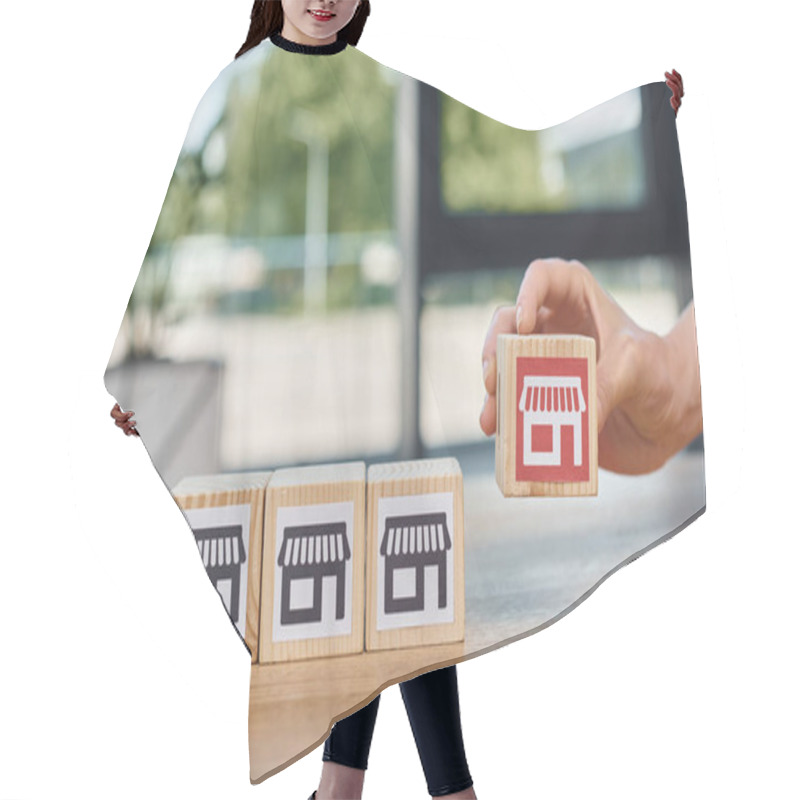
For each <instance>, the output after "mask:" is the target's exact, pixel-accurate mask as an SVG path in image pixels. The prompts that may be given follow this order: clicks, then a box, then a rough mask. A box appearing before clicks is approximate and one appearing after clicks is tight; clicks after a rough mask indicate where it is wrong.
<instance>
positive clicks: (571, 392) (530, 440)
mask: <svg viewBox="0 0 800 800" xmlns="http://www.w3.org/2000/svg"><path fill="white" fill-rule="evenodd" d="M588 374H589V369H588V362H587V360H586V359H585V358H518V359H517V402H516V406H515V407H516V417H517V431H516V436H517V447H516V451H517V459H516V461H517V463H516V473H517V474H516V479H517V480H518V481H557V482H574V481H588V480H589V405H588V402H587V397H588V394H587V387H588V385H589V378H588Z"/></svg>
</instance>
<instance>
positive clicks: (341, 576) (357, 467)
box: [259, 462, 366, 663]
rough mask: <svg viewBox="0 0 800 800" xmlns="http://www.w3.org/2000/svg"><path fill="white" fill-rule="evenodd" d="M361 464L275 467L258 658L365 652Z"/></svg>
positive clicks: (292, 658) (266, 533)
mask: <svg viewBox="0 0 800 800" xmlns="http://www.w3.org/2000/svg"><path fill="white" fill-rule="evenodd" d="M365 491H366V465H365V464H364V463H363V462H354V463H349V464H328V465H325V466H318V467H298V468H295V469H285V470H278V471H277V472H275V474H274V475H273V476H272V479H271V480H270V483H269V487H268V489H267V504H266V523H265V527H264V560H263V571H262V585H263V587H264V590H263V592H262V603H261V637H260V646H259V661H260V662H261V663H270V662H277V661H295V660H299V659H304V658H316V657H321V656H333V655H344V654H347V653H360V652H362V651H363V649H364V513H365V505H366V498H365Z"/></svg>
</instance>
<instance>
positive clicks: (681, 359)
mask: <svg viewBox="0 0 800 800" xmlns="http://www.w3.org/2000/svg"><path fill="white" fill-rule="evenodd" d="M688 311H689V309H687V313H685V314H684V315H683V317H682V318H681V322H679V324H678V325H676V327H675V335H673V334H670V336H667V337H660V336H657V335H656V334H654V333H651V332H649V331H646V330H644V329H643V328H640V327H639V326H638V325H637V324H636V323H635V322H634V321H633V320H632V319H631V318H630V317H629V316H628V315H627V314H626V313H625V312H624V311H623V310H622V308H621V307H620V306H619V305H618V304H617V303H616V301H615V300H614V299H613V298H612V297H611V296H610V295H609V294H607V293H606V292H605V291H604V290H603V288H602V287H601V286H600V284H599V283H598V282H597V280H596V279H595V278H594V276H593V275H592V274H591V272H590V271H589V270H588V269H587V268H586V267H585V266H584V265H583V264H581V263H580V262H578V261H564V260H563V259H560V258H547V259H537V260H536V261H533V262H531V264H530V265H529V266H528V269H527V270H526V272H525V276H524V277H523V280H522V284H521V286H520V289H519V294H518V296H517V303H516V305H515V306H503V307H501V308H498V309H497V311H496V312H495V314H494V316H493V318H492V321H491V323H490V325H489V330H488V333H487V335H486V340H485V342H484V347H483V365H484V370H483V372H484V384H485V387H486V392H487V395H486V399H485V401H484V406H483V409H482V411H481V415H480V425H481V428H482V430H483V432H484V433H485V434H486V435H487V436H488V435H491V434H492V433H494V432H495V429H496V426H497V402H496V391H497V358H496V353H497V337H498V336H499V335H500V334H504V333H510V334H514V333H519V334H523V335H524V334H533V333H536V334H553V333H567V334H578V335H583V336H591V337H592V338H593V339H594V340H595V342H596V349H597V427H598V432H599V441H598V444H599V450H598V458H599V462H598V463H599V465H600V466H601V467H603V468H604V469H608V470H611V471H613V472H621V473H627V474H638V473H644V472H651V471H653V470H655V469H657V468H658V467H660V466H661V465H662V464H663V463H664V462H665V461H666V460H667V459H668V458H670V457H671V456H672V455H674V454H675V453H676V452H678V450H680V449H682V448H683V447H685V446H686V444H688V443H689V442H690V441H691V440H692V439H693V438H694V437H695V436H696V435H697V434H698V433H699V432H700V430H701V429H702V419H701V417H700V380H699V370H698V368H697V346H696V342H695V340H694V313H693V311H694V309H693V307H692V308H691V312H692V313H691V317H690V318H687V319H684V318H685V317H687V314H688ZM693 343H694V348H693V349H692V344H693ZM698 426H699V427H698Z"/></svg>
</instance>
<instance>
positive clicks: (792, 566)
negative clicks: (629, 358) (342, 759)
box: [0, 0, 800, 800]
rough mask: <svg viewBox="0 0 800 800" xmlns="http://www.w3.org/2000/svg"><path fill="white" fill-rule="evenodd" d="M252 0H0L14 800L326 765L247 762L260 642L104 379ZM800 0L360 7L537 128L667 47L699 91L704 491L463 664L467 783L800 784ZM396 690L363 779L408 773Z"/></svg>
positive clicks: (3, 595)
mask: <svg viewBox="0 0 800 800" xmlns="http://www.w3.org/2000/svg"><path fill="white" fill-rule="evenodd" d="M250 5H251V4H250V2H249V0H230V1H229V2H225V3H221V2H211V1H210V0H170V2H169V3H164V2H159V1H158V0H137V2H126V3H113V2H107V1H106V2H99V1H98V0H77V1H76V2H71V3H70V2H55V0H40V2H36V3H19V2H17V3H5V4H4V5H3V10H2V12H0V13H2V21H0V31H2V33H0V37H2V42H1V44H2V47H0V54H1V55H0V58H2V61H3V64H2V66H3V69H2V74H3V83H4V91H3V114H2V126H0V130H2V134H0V135H2V138H3V148H2V156H3V158H2V181H1V182H0V186H1V187H2V188H1V189H0V191H2V193H3V209H4V210H3V228H4V235H3V256H2V261H3V283H2V292H0V304H1V306H0V307H2V314H0V324H1V325H2V339H0V341H2V343H3V367H4V370H5V373H6V375H5V377H6V381H5V382H4V391H3V394H2V398H3V400H2V403H3V407H2V421H3V423H4V431H3V433H4V435H3V442H2V457H3V458H2V463H3V472H4V476H3V477H4V480H3V486H4V493H3V497H4V509H5V513H6V515H9V514H10V517H11V518H10V519H9V518H8V516H7V518H6V519H5V520H4V524H3V525H2V534H0V536H2V547H0V566H1V567H2V569H0V615H1V616H0V670H1V671H2V675H0V798H3V799H4V800H7V799H9V798H50V797H59V798H64V799H65V800H66V799H67V798H81V800H89V799H90V798H103V800H105V799H106V798H108V797H114V798H141V797H152V798H162V797H163V798H168V797H169V798H172V797H192V798H196V800H201V799H203V798H215V799H216V798H221V797H225V798H226V800H233V799H234V798H252V797H274V798H301V799H302V798H306V797H307V796H308V795H309V794H310V792H311V790H312V789H313V788H314V787H315V786H316V780H317V776H318V773H319V766H320V765H319V757H320V755H319V752H316V753H313V754H311V755H310V756H309V757H308V758H305V759H303V760H301V761H300V762H299V763H298V764H297V765H295V766H292V767H291V768H289V769H288V770H286V771H284V772H283V773H281V774H280V775H278V776H276V777H275V778H272V779H270V780H269V781H267V783H265V784H263V785H261V786H259V787H256V788H253V787H251V786H250V784H249V780H248V774H249V769H248V750H247V704H248V679H249V670H250V664H249V658H248V656H247V653H246V651H245V649H244V648H243V647H242V644H241V642H240V641H239V639H238V637H237V636H236V635H235V633H234V632H233V631H232V630H231V627H230V623H229V622H228V620H227V619H226V618H225V615H224V614H223V613H222V612H221V609H220V605H219V600H218V598H217V596H216V594H215V593H214V592H213V589H212V588H211V587H210V586H209V583H208V580H207V578H206V576H205V573H204V571H203V567H202V564H201V562H200V559H198V558H197V552H196V546H195V544H194V541H193V539H192V537H191V536H190V535H189V534H188V532H187V530H186V526H185V522H184V521H183V519H182V517H181V514H180V511H179V510H178V509H177V507H176V506H175V505H174V503H173V502H172V500H171V498H170V496H169V494H168V491H167V490H166V488H165V487H164V486H163V484H162V483H161V481H160V480H159V478H158V476H157V474H156V472H155V470H154V469H153V467H152V465H151V462H150V460H149V458H148V456H147V454H146V452H145V450H144V448H143V446H142V444H141V442H140V441H139V440H137V439H135V438H133V437H130V438H126V437H124V436H123V435H122V434H121V433H120V432H119V431H118V430H117V429H116V428H115V427H114V426H113V424H112V422H111V420H110V418H109V415H108V414H109V409H110V407H111V405H112V402H113V401H112V398H111V397H109V396H108V394H107V393H106V391H105V388H104V386H103V380H102V376H103V371H104V369H105V366H106V363H107V361H108V357H109V355H110V351H111V346H112V343H113V341H114V339H115V337H116V335H117V331H118V327H119V324H120V321H121V319H122V315H123V312H124V309H125V304H126V302H127V299H128V296H129V294H130V291H131V288H132V286H133V283H134V280H135V278H136V275H137V274H138V271H139V268H140V266H141V262H142V259H143V257H144V253H145V251H146V248H147V244H148V241H149V238H150V235H151V234H152V231H153V228H154V226H155V222H156V220H157V218H158V214H159V212H160V209H161V204H162V202H163V198H164V194H165V192H166V189H167V185H168V182H169V179H170V176H171V174H172V170H173V168H174V165H175V160H176V158H177V154H178V152H179V150H180V147H181V144H182V142H183V138H184V136H185V133H186V129H187V127H188V124H189V121H190V119H191V116H192V113H193V112H194V109H195V108H196V106H197V103H198V101H199V100H200V98H201V96H202V94H203V92H204V91H205V89H206V88H207V87H208V85H209V84H210V83H211V82H212V80H213V79H214V78H215V77H216V76H217V75H218V73H219V71H220V70H221V69H222V68H223V67H224V66H225V65H226V64H228V63H229V62H230V60H231V59H232V58H233V55H234V53H235V51H236V49H238V47H239V45H240V43H241V42H242V41H243V39H244V36H245V33H246V29H247V25H248V21H249V11H250ZM790 9H791V5H790V4H787V3H782V2H777V0H765V2H761V3H757V4H753V3H748V4H744V3H731V2H726V3H722V2H697V0H691V2H688V1H687V0H671V2H670V3H668V4H656V3H641V2H640V1H639V0H635V1H634V0H605V2H585V1H584V0H570V1H569V2H559V3H543V2H539V3H519V2H511V0H493V2H492V3H488V2H479V0H459V2H458V3H453V2H449V1H448V2H444V0H375V3H374V11H373V17H372V19H371V20H370V22H369V23H368V27H367V32H366V34H365V36H364V38H363V39H362V45H363V47H362V49H364V50H365V51H366V52H368V53H369V54H370V55H372V56H374V57H376V58H378V59H379V60H381V61H383V62H384V63H386V64H388V65H389V66H392V67H394V68H396V69H400V70H401V71H404V72H407V73H410V74H412V75H414V76H416V77H418V78H421V79H423V80H426V81H427V82H429V83H432V84H434V85H436V86H439V87H440V88H441V89H443V90H444V91H447V92H448V93H450V94H452V95H453V96H455V97H457V98H458V99H459V100H461V101H463V102H468V103H470V104H471V105H473V106H474V107H476V108H478V109H480V110H481V111H483V112H484V113H488V114H491V115H492V116H494V117H497V118H499V119H502V120H503V121H504V122H507V123H510V124H517V125H520V126H523V125H524V126H528V127H531V128H539V127H546V126H549V125H553V124H556V123H558V122H560V121H562V120H564V119H566V118H568V117H570V116H572V115H574V114H576V113H578V112H580V111H583V110H586V109H588V108H590V107H592V106H594V105H596V104H597V103H599V102H602V101H604V100H607V99H609V98H611V97H614V96H616V95H618V94H620V93H621V92H623V91H625V90H628V89H630V88H633V87H635V86H638V85H641V84H644V83H649V82H651V81H654V80H659V79H661V77H662V76H663V72H664V70H665V69H668V68H672V67H676V68H677V69H678V70H679V71H681V72H682V73H683V76H684V78H685V83H686V97H685V98H684V106H683V107H682V109H681V111H680V115H679V118H678V130H679V137H680V145H681V153H682V159H683V168H684V177H685V182H686V193H687V201H688V205H689V219H690V237H691V246H692V262H693V269H694V290H695V299H696V307H697V325H698V337H699V348H700V359H701V375H702V386H703V403H704V414H705V443H706V454H707V462H706V463H707V492H708V512H707V513H706V514H705V516H703V517H702V518H701V519H700V520H699V521H697V522H696V523H695V524H693V525H692V526H691V527H690V528H688V529H687V530H686V531H684V532H682V533H681V534H680V535H679V536H677V537H676V538H675V539H674V540H673V541H671V542H669V543H667V544H665V545H663V546H661V547H659V548H657V549H656V550H654V551H653V552H651V553H649V554H647V555H646V556H645V557H644V558H642V559H640V560H639V561H637V562H636V563H635V564H633V565H631V566H630V567H628V568H626V569H623V570H622V571H621V572H619V573H618V574H616V575H614V576H613V577H612V579H611V580H609V581H608V582H607V583H605V584H604V585H603V586H602V587H601V588H600V589H599V590H598V591H597V592H596V593H595V594H594V595H593V596H592V597H591V598H590V599H589V600H588V601H587V602H586V603H584V604H583V605H581V606H580V607H579V608H578V609H577V610H576V611H574V612H573V613H572V614H570V615H568V616H567V617H566V618H565V619H563V620H561V621H559V622H558V624H556V625H555V626H553V627H552V628H549V629H547V630H546V631H544V632H542V633H540V634H538V635H536V636H534V637H532V638H529V639H527V640H525V641H523V642H519V643H516V644H513V645H511V646H509V647H506V648H504V649H502V650H501V651H499V652H496V653H493V654H490V655H485V656H482V657H480V658H479V659H477V660H474V661H471V662H469V663H468V664H465V665H463V666H461V667H460V668H459V681H460V689H461V698H462V712H463V722H464V732H465V738H466V743H467V747H468V755H469V761H470V766H471V768H472V772H473V774H474V777H475V780H476V788H477V790H478V793H479V796H480V797H481V798H508V797H512V796H513V797H534V796H535V797H542V798H544V797H546V798H584V797H587V796H591V797H593V798H597V797H609V798H611V797H613V798H615V800H624V799H625V798H636V799H637V800H639V799H640V798H642V797H647V798H653V799H655V798H673V797H681V798H687V799H689V798H710V797H726V798H740V797H741V798H753V797H764V798H783V797H797V796H798V788H799V784H800V779H799V778H798V776H797V770H796V765H795V764H794V763H793V762H794V761H795V760H796V755H797V751H798V742H797V716H798V710H800V709H798V689H797V675H798V674H800V663H798V655H797V648H796V644H797V616H796V612H797V608H798V602H797V589H796V583H797V581H796V574H797V564H798V555H800V548H798V544H797V536H798V528H799V527H800V526H798V524H797V502H796V497H797V488H796V486H797V479H796V475H797V455H796V453H797V448H798V436H797V424H798V414H797V410H796V399H797V397H798V394H797V387H796V381H794V380H793V379H794V374H793V373H794V371H795V370H796V347H797V339H796V333H795V331H796V321H797V288H798V281H797V268H798V255H797V252H798V244H797V241H796V240H797V230H798V221H797V196H796V193H797V181H798V174H797V127H796V125H795V120H794V117H793V114H792V112H793V111H794V112H795V113H796V105H797V96H796V77H795V72H796V66H795V64H794V63H790V52H792V51H793V50H794V45H795V43H796V42H795V38H796V37H795V36H794V32H796V25H795V24H794V23H792V22H790V18H789V16H788V14H789V10H790ZM108 253H111V254H113V255H112V256H111V257H109V256H108V255H106V254H108ZM536 255H548V254H540V253H537V252H536V247H535V242H532V243H531V257H532V258H533V257H534V256H536ZM522 266H524V265H521V267H522ZM475 359H476V362H475V363H476V369H478V361H479V354H478V353H476V354H475ZM770 386H771V387H776V388H774V389H773V390H769V387H770ZM475 413H476V417H477V414H478V409H477V408H476V410H475ZM165 585H166V586H170V587H174V588H170V589H169V590H168V591H166V592H165V590H164V588H163V587H164V586H165ZM165 605H167V606H169V612H168V613H166V612H165V610H164V609H165ZM176 619H177V620H179V621H180V624H178V625H177V626H176V624H175V620H176ZM398 696H399V693H398V691H397V689H391V690H389V691H387V692H386V693H385V694H384V698H383V705H382V708H381V713H380V715H379V718H378V727H377V731H376V736H375V742H374V747H373V752H372V759H371V763H370V770H369V773H368V776H367V790H366V793H365V797H366V798H370V797H372V798H376V797H384V798H406V797H424V796H425V791H424V784H423V781H422V777H421V771H420V769H419V767H418V761H417V758H416V754H415V752H414V748H413V744H412V739H411V733H410V730H409V728H408V725H407V722H406V721H405V719H404V713H403V710H402V705H401V703H400V701H399V699H398Z"/></svg>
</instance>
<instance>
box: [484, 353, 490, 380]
mask: <svg viewBox="0 0 800 800" xmlns="http://www.w3.org/2000/svg"><path fill="white" fill-rule="evenodd" d="M488 374H489V359H488V358H487V359H486V361H484V362H483V379H484V380H486V376H487V375H488Z"/></svg>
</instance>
